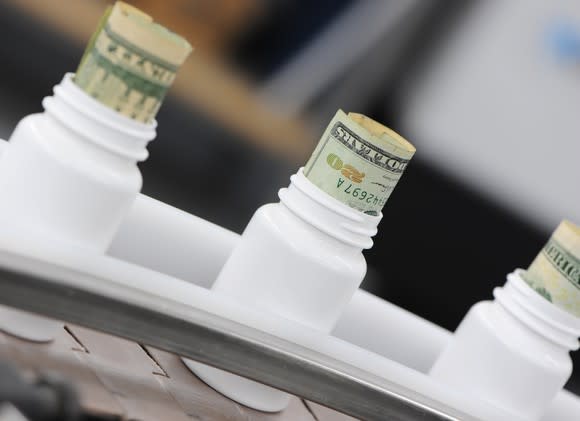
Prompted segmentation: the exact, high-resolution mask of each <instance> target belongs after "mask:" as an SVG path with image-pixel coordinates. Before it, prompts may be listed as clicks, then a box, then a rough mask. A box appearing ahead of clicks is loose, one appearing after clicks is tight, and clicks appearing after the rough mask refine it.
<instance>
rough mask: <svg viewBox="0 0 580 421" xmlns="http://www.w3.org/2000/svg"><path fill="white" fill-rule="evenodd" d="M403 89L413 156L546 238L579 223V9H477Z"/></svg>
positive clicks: (505, 5) (539, 4)
mask: <svg viewBox="0 0 580 421" xmlns="http://www.w3.org/2000/svg"><path fill="white" fill-rule="evenodd" d="M449 35H450V36H449V37H448V38H447V40H446V43H444V45H442V47H441V48H440V49H439V50H437V51H436V52H435V54H433V55H432V60H431V61H430V62H429V63H428V65H427V66H425V68H423V69H421V73H420V74H417V75H416V76H417V77H414V78H412V80H410V83H409V88H410V89H408V91H409V93H410V94H409V95H407V97H406V98H407V99H406V103H405V104H404V125H405V126H406V127H405V130H403V132H404V133H406V135H407V136H408V137H409V138H411V139H413V140H414V141H415V143H416V145H417V150H418V151H419V154H418V156H420V157H421V158H423V159H425V160H429V161H432V162H433V163H434V164H435V165H436V166H438V167H440V168H441V169H442V170H443V171H444V172H447V173H449V174H451V175H452V176H454V177H455V178H459V179H460V180H461V181H462V182H464V183H465V184H466V185H468V186H470V187H472V188H474V189H475V190H478V191H480V192H482V193H484V195H486V196H487V197H488V198H491V199H492V200H494V201H496V202H497V203H499V204H500V205H501V206H505V207H507V208H509V209H511V210H513V211H515V212H517V214H519V215H520V216H521V217H522V219H525V220H529V221H531V222H532V223H534V224H536V225H537V226H538V227H539V228H541V229H544V230H546V231H548V230H551V229H553V227H555V226H556V225H557V224H558V222H559V221H560V220H561V219H562V218H569V219H572V220H574V221H576V223H578V221H580V192H579V189H578V182H579V181H580V165H578V164H579V157H580V3H578V2H577V1H573V0H558V1H549V2H547V1H542V0H528V1H524V0H514V1H509V2H504V1H482V2H474V4H473V6H472V7H471V8H470V9H469V10H468V11H467V13H466V15H464V16H463V19H462V20H461V22H459V23H458V25H457V27H456V28H455V29H454V30H453V31H451V33H450V34H449Z"/></svg>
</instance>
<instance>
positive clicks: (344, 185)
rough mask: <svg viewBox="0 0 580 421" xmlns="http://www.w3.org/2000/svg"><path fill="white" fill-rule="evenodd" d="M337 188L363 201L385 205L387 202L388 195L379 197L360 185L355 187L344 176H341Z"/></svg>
mask: <svg viewBox="0 0 580 421" xmlns="http://www.w3.org/2000/svg"><path fill="white" fill-rule="evenodd" d="M336 188H337V189H339V190H341V191H343V192H345V193H346V194H348V195H350V196H352V197H354V198H355V199H357V200H360V201H361V202H365V203H369V204H373V205H376V206H381V207H382V206H384V205H385V203H386V202H387V198H386V197H378V196H376V195H375V194H373V193H369V192H367V191H366V190H364V189H361V188H360V187H355V185H353V184H352V183H349V182H347V180H345V179H344V178H341V177H339V178H338V182H337V183H336Z"/></svg>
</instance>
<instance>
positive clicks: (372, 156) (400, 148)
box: [304, 110, 415, 215]
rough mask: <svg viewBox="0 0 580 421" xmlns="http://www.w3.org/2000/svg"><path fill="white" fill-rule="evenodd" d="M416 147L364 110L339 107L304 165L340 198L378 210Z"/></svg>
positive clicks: (315, 179)
mask: <svg viewBox="0 0 580 421" xmlns="http://www.w3.org/2000/svg"><path fill="white" fill-rule="evenodd" d="M414 154H415V147H414V146H413V145H411V144H410V143H409V142H408V141H407V140H405V139H403V137H402V136H400V135H398V134H397V133H395V132H394V131H392V130H391V129H389V128H387V127H385V126H383V125H382V124H380V123H377V122H376V121H374V120H371V119H370V118H368V117H365V116H364V115H362V114H356V113H349V114H348V115H346V114H345V113H344V112H343V111H342V110H338V112H337V113H336V115H335V116H334V118H333V119H332V121H331V122H330V124H329V125H328V127H327V128H326V131H325V132H324V134H323V135H322V138H321V139H320V142H319V143H318V146H316V149H315V150H314V152H313V153H312V156H311V157H310V159H309V160H308V162H307V163H306V166H305V167H304V175H305V176H306V178H308V179H309V180H310V181H311V182H312V183H313V184H314V185H316V186H317V187H319V188H320V189H321V190H323V191H324V192H326V193H328V194H329V195H330V196H332V197H334V198H335V199H338V200H340V201H341V202H343V203H345V204H347V205H348V206H350V207H352V208H354V209H358V210H359V211H361V212H364V213H366V214H369V215H379V214H380V213H381V209H382V208H383V206H384V205H385V203H386V202H387V200H388V199H389V196H390V195H391V193H392V191H393V189H394V188H395V186H396V185H397V182H398V181H399V179H400V178H401V175H402V174H403V172H404V171H405V169H406V168H407V164H408V163H409V161H410V160H411V158H412V157H413V155H414Z"/></svg>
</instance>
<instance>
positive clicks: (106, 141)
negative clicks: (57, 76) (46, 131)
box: [42, 73, 157, 164]
mask: <svg viewBox="0 0 580 421" xmlns="http://www.w3.org/2000/svg"><path fill="white" fill-rule="evenodd" d="M73 77H74V75H73V74H72V73H67V74H66V75H65V76H64V78H63V80H62V81H61V83H60V84H58V85H56V86H55V87H54V95H53V96H49V97H46V98H44V100H43V101H42V105H43V106H44V109H45V114H46V115H47V116H48V117H49V118H51V119H52V120H53V121H54V122H56V123H57V124H58V125H60V126H61V127H62V128H63V129H65V130H67V131H69V132H72V133H74V139H75V143H76V145H75V147H77V148H78V147H82V145H83V144H84V145H86V147H87V149H92V151H91V152H90V153H92V154H99V155H101V156H107V157H108V158H110V159H111V160H116V161H121V162H126V163H132V164H135V163H137V162H139V161H144V160H145V159H147V157H148V152H147V144H148V143H149V142H150V141H151V140H153V139H154V138H155V136H156V131H155V129H156V127H157V122H156V121H153V122H151V123H149V124H145V123H141V122H138V121H135V120H132V119H131V118H129V117H126V116H123V115H121V114H119V113H117V112H116V111H114V110H112V109H110V108H108V107H106V106H105V105H103V104H101V103H100V102H98V101H96V100H95V99H94V98H91V97H90V96H89V95H88V94H87V93H86V92H84V91H83V90H82V89H80V88H79V87H78V86H77V85H76V84H75V83H74V81H73ZM96 151H97V152H96Z"/></svg>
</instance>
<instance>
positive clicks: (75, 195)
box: [0, 74, 156, 342]
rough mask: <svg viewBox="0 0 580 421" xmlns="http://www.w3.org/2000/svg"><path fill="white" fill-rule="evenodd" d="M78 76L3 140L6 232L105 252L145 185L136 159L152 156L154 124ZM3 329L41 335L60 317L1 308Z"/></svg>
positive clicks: (2, 223) (1, 213)
mask: <svg viewBox="0 0 580 421" xmlns="http://www.w3.org/2000/svg"><path fill="white" fill-rule="evenodd" d="M72 77H73V75H72V74H67V75H65V76H64V78H63V80H62V82H61V83H60V84H59V85H57V86H55V88H54V95H53V96H49V97H46V98H45V99H44V100H43V106H44V109H45V111H44V112H43V113H39V114H32V115H29V116H27V117H24V118H23V119H22V120H21V121H20V122H19V123H18V125H17V126H16V128H15V129H14V132H13V133H12V136H11V137H10V140H9V142H8V143H7V144H4V143H3V147H2V154H1V155H0V201H1V203H2V205H1V206H0V235H2V236H4V235H8V233H16V234H17V235H21V236H23V237H27V238H28V239H29V240H30V241H35V242H40V243H45V244H47V245H50V246H51V247H58V245H59V244H61V243H67V244H70V245H74V246H75V247H78V248H79V249H84V250H86V251H87V252H89V253H97V254H102V253H104V251H105V250H106V249H107V248H108V247H109V244H110V243H111V240H112V238H113V235H114V234H115V233H116V231H117V229H118V227H119V225H120V223H121V220H122V219H123V217H124V216H125V214H126V212H127V211H128V209H129V207H130V206H131V204H132V203H133V201H134V200H135V197H136V196H137V194H138V193H139V191H140V189H141V184H142V179H141V173H140V172H139V169H138V168H137V165H136V163H137V161H142V160H144V159H146V158H147V150H146V146H147V143H148V142H149V141H150V140H152V139H153V138H154V137H155V127H156V123H155V122H153V123H151V124H143V123H140V122H137V121H134V120H131V119H129V118H127V117H124V116H122V115H120V114H118V113H117V112H115V111H113V110H111V109H109V108H108V107H106V106H104V105H102V104H101V103H99V102H98V101H96V100H95V99H93V98H91V97H90V96H89V95H87V94H86V93H84V92H83V91H82V90H81V89H80V88H78V87H77V86H76V85H75V83H74V82H73V80H72ZM21 316H22V317H21ZM0 328H2V330H4V331H7V332H10V333H12V334H15V335H17V336H20V337H22V338H25V339H28V340H32V341H41V342H42V341H47V340H50V339H51V338H52V337H53V332H55V331H56V329H59V328H61V323H59V322H55V321H52V320H48V319H41V318H38V317H36V316H33V315H23V314H22V313H21V312H14V310H12V309H9V308H0Z"/></svg>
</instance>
